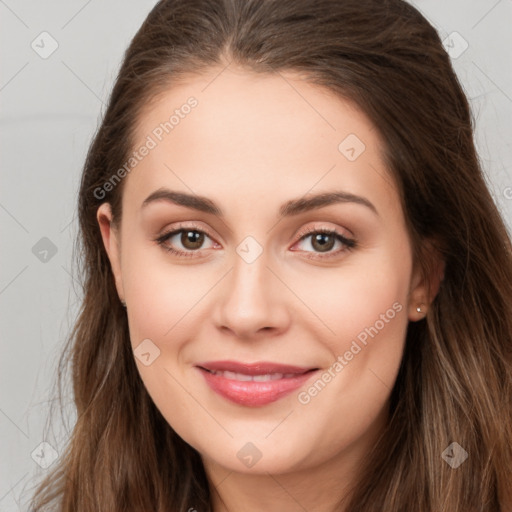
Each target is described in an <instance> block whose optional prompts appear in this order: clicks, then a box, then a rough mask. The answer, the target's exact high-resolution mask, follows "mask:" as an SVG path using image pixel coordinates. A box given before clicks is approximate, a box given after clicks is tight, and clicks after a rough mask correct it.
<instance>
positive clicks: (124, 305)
mask: <svg viewBox="0 0 512 512" xmlns="http://www.w3.org/2000/svg"><path fill="white" fill-rule="evenodd" d="M121 304H122V305H123V308H126V302H125V301H124V300H122V301H121Z"/></svg>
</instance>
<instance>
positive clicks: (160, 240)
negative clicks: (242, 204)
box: [154, 225, 357, 260]
mask: <svg viewBox="0 0 512 512" xmlns="http://www.w3.org/2000/svg"><path fill="white" fill-rule="evenodd" d="M183 231H194V232H197V233H202V234H204V235H206V236H208V237H209V238H213V237H212V236H210V234H209V233H208V232H207V231H205V230H204V229H201V228H199V227H198V226H193V225H189V226H184V225H180V226H179V227H178V228H177V229H173V230H172V231H169V232H167V233H164V234H163V235H161V236H159V237H157V238H156V239H155V240H154V241H155V242H156V243H157V244H158V245H160V246H161V247H162V248H163V249H164V250H165V251H167V252H170V253H171V254H174V255H176V256H179V257H186V258H194V257H196V254H197V253H198V252H200V250H195V251H192V250H190V251H181V250H179V249H174V248H173V247H171V246H169V245H166V243H165V242H167V241H168V240H169V239H170V238H172V237H173V236H174V235H177V234H179V233H182V232H183ZM312 234H326V235H331V236H334V237H335V238H336V240H337V241H339V242H341V243H342V244H343V246H344V247H343V248H342V249H339V250H338V251H335V252H332V253H325V254H322V253H311V252H309V251H305V252H306V258H309V259H315V260H323V259H328V258H333V257H336V256H338V255H339V254H340V253H342V252H345V251H352V250H354V249H355V248H356V247H357V241H356V240H355V239H351V238H346V237H345V236H343V235H342V234H341V233H338V232H337V231H336V230H333V229H327V228H306V229H304V230H303V231H301V232H300V233H299V235H298V236H299V239H298V240H297V242H300V241H302V240H303V239H305V238H307V237H308V236H310V235H312ZM297 242H296V243H297ZM313 254H315V256H313Z"/></svg>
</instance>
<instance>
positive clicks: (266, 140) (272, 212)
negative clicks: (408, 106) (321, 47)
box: [97, 66, 438, 512]
mask: <svg viewBox="0 0 512 512" xmlns="http://www.w3.org/2000/svg"><path fill="white" fill-rule="evenodd" d="M221 70H222V68H218V69H214V70H211V71H209V72H208V73H204V74H202V75H195V76H192V77H190V79H189V80H186V81H185V82H183V83H181V84H178V85H175V86H174V87H172V88H170V89H169V90H168V91H166V92H165V94H163V95H161V96H160V97H159V98H157V99H156V100H155V101H154V102H153V103H152V104H151V105H148V106H147V108H146V109H145V111H144V112H143V114H142V116H141V118H140V122H139V124H138V126H137V141H136V144H134V147H139V146H140V145H141V144H143V143H144V141H145V140H147V136H148V135H151V134H152V133H154V130H155V127H158V126H159V124H160V123H162V122H163V121H165V120H168V119H169V115H170V114H172V112H173V111H174V110H175V109H177V108H180V106H181V105H183V104H185V103H186V101H187V99H188V98H190V97H194V98H195V99H196V100H197V106H195V107H194V108H193V109H191V110H190V113H188V114H187V115H184V116H183V118H181V117H180V121H179V123H178V124H177V125H176V126H175V127H174V128H173V129H172V131H170V132H169V133H167V134H165V135H164V136H163V137H162V140H161V141H157V142H158V144H157V145H156V147H154V148H153V149H151V151H149V153H148V154H147V155H146V156H144V158H143V159H141V161H140V163H138V164H137V166H136V168H134V170H133V171H131V173H130V174H129V175H128V176H126V178H124V179H125V180H126V182H125V183H124V186H125V188H124V195H123V203H122V204H123V217H122V222H121V224H120V227H117V226H116V225H114V224H113V223H112V222H111V220H112V217H111V212H110V207H109V205H108V203H105V204H103V205H102V206H101V207H100V208H99V209H98V215H97V217H98V223H99V226H100V228H101V232H102V236H103V241H104V244H105V247H106V250H107V252H108V255H109V258H110V261H111V264H112V269H113V272H114V275H115V278H116V286H117V289H118V293H119V296H120V298H121V299H122V300H125V301H126V303H127V315H128V321H129V327H130V337H131V342H132V346H133V348H134V349H137V347H138V346H139V345H140V344H141V342H142V341H143V340H147V339H149V340H151V342H150V343H151V344H153V345H148V346H149V347H155V348H154V349H153V348H152V349H151V350H153V351H154V350H159V351H160V352H159V355H158V356H157V357H156V358H155V359H154V361H153V362H152V364H150V365H147V366H146V365H145V364H143V363H142V362H141V361H140V360H139V359H138V358H136V361H137V365H138V368H139V372H140V375H141V377H142V379H143V381H144V383H145V385H146V388H147V390H148V392H149V394H150V395H151V397H152V399H153V400H154V402H155V404H156V405H157V407H158V408H159V410H160V411H161V412H162V414H163V416H164V417H165V418H166V420H167V421H168V422H169V424H170V425H171V426H172V427H173V428H174V429H175V431H176V432H177V433H178V434H179V435H180V436H181V437H182V438H183V439H184V440H185V441H187V442H188V443H189V444H190V445H192V446H193V447H194V448H195V449H196V450H198V452H199V453H200V454H201V456H202V458H203V461H204V464H205V469H206V472H207V475H208V478H209V481H210V483H211V486H212V496H213V506H214V510H215V512H221V511H222V512H228V511H229V512H234V511H236V512H240V511H243V512H251V511H258V512H259V511H261V510H266V511H268V512H273V511H283V510H286V511H303V510H308V511H310V512H313V511H315V512H328V511H332V510H334V509H335V505H336V503H337V502H338V501H339V500H341V499H342V498H343V497H345V496H347V495H348V493H349V491H348V487H349V486H350V484H352V483H353V482H354V479H355V476H356V475H357V471H358V467H359V464H361V462H362V461H364V459H365V457H366V455H367V453H368V451H369V450H370V449H371V448H372V447H373V445H374V443H375V442H376V440H377V438H378V436H379V435H380V433H381V432H382V429H383V427H384V425H385V424H386V422H387V420H388V412H387V408H388V404H389V395H390V392H391V388H392V387H393V383H394V382H395V380H396V376H397V372H398V368H399V364H400V361H401V358H402V351H403V348H404V341H405V333H406V329H407V325H408V322H409V321H417V320H419V319H421V318H423V317H424V315H425V313H426V311H427V309H428V305H429V304H430V302H431V301H432V300H433V297H432V296H429V295H428V293H427V287H426V283H425V282H423V280H422V279H421V277H420V273H419V271H418V269H417V266H416V265H415V264H414V262H413V258H412V248H411V245H410V240H409V237H408V233H407V230H406V224H405V219H404V213H403V211H402V208H401V203H400V200H399V196H398V192H397V188H396V186H395V184H394V182H393V179H392V178H391V175H390V174H389V172H388V170H387V169H386V168H385V167H384V164H383V160H382V158H381V154H380V151H381V147H382V143H381V141H380V139H379V136H378V133H377V131H376V130H375V128H374V126H372V124H371V123H370V122H369V120H368V119H367V118H366V117H365V116H364V115H363V114H362V113H361V112H360V111H359V110H358V109H356V108H355V107H354V106H353V105H352V104H351V103H349V102H347V101H344V100H341V99H339V98H338V97H335V96H334V95H333V94H331V93H329V92H327V91H326V90H324V89H322V88H320V87H318V86H315V85H311V84H309V83H307V82H305V81H303V80H301V79H299V77H298V76H295V75H293V74H291V73H286V74H285V73H282V74H281V75H279V74H276V75H255V74H253V73H251V72H250V71H247V70H243V69H239V68H236V67H234V66H230V67H228V68H227V69H225V70H224V71H223V72H221V73H220V71H221ZM219 73H220V74H219ZM292 86H293V87H292ZM187 111H188V109H187ZM350 134H353V135H355V136H356V137H357V139H355V138H354V137H352V138H350V139H348V142H346V143H344V144H342V146H341V149H340V143H342V141H344V140H346V138H347V137H348V136H349V135H350ZM358 140H359V141H361V142H362V143H363V144H364V149H362V148H363V146H361V145H360V144H359V142H358ZM352 149H354V151H352ZM354 157H355V158H354ZM162 188H166V189H170V190H172V191H179V192H183V193H187V194H192V195H198V196H202V197H206V198H208V199H210V200H211V201H212V202H214V203H215V205H217V206H218V208H219V209H221V210H222V212H223V213H224V217H223V218H220V217H219V216H216V215H214V214H212V213H207V212H204V211H198V210H195V209H193V208H190V207H186V206H182V205H177V204H175V203H173V202H171V201H167V200H165V199H160V200H156V201H152V202H150V203H149V204H147V205H146V206H142V204H143V202H144V200H145V199H146V198H147V197H148V196H149V195H150V194H152V193H153V192H155V191H156V190H159V189H162ZM333 191H343V192H344V193H348V194H352V196H357V197H358V198H363V200H362V201H361V200H359V199H357V200H355V201H354V200H353V199H354V198H353V197H349V198H348V199H347V198H345V200H344V201H342V202H336V203H333V204H329V205H326V206H323V207H320V208H315V209H311V210H309V211H303V212H301V213H298V214H295V215H290V216H284V217H283V216H281V215H280V213H279V211H280V208H281V207H282V206H283V205H284V204H285V203H287V202H288V201H290V200H293V199H300V198H303V199H308V198H310V197H312V196H313V195H315V194H319V193H323V192H333ZM365 202H366V203H367V204H364V203H365ZM305 228H307V229H308V230H310V231H311V232H310V233H309V234H308V233H306V234H304V229H305ZM173 229H185V234H186V233H187V232H189V231H192V232H194V233H196V236H200V235H197V230H199V231H204V233H205V235H204V237H203V238H200V240H202V245H199V248H196V247H197V246H194V245H193V244H192V243H189V242H188V239H186V238H184V236H183V237H182V236H181V235H180V234H177V235H173V236H172V237H170V238H168V239H167V240H165V242H163V245H159V244H158V243H157V242H155V239H156V238H158V237H160V236H161V235H163V234H165V233H168V232H170V231H171V230H173ZM317 229H324V230H329V231H335V232H337V233H338V234H339V235H341V236H343V237H344V239H347V240H349V241H355V242H354V243H355V245H354V246H353V247H349V244H347V243H345V242H342V241H340V240H339V239H337V238H336V236H335V235H330V236H329V235H327V237H326V238H324V240H323V242H324V243H323V244H321V243H318V242H316V241H315V236H318V235H314V234H311V233H315V231H314V230H317ZM248 236H250V237H252V238H251V239H249V242H248V240H247V238H246V237H248ZM191 239H192V238H191ZM184 241H185V243H184ZM247 243H249V244H250V245H247ZM187 244H188V245H187ZM244 244H245V245H244ZM166 247H167V248H169V247H171V248H174V249H175V250H179V251H183V252H187V253H188V255H185V256H184V255H176V254H173V253H171V252H169V251H167V250H166ZM240 247H242V248H244V249H245V250H246V252H245V253H244V252H243V251H241V252H240V251H239V252H237V248H240ZM247 251H249V253H250V254H253V255H254V254H256V252H258V253H259V251H261V254H259V256H258V257H257V258H255V259H254V261H251V262H250V263H248V262H247V261H246V259H244V257H242V255H244V254H246V253H247ZM254 251H256V252H254ZM191 255H192V256H191ZM437 284H438V282H437V283H434V287H433V290H434V292H435V291H436V290H437ZM419 305H421V309H422V310H421V312H418V311H417V307H418V306H419ZM370 327H373V329H374V330H373V331H372V330H371V329H370V332H372V334H373V336H370V335H368V331H365V329H369V328H370ZM375 330H376V331H377V333H376V334H375ZM365 332H366V334H367V340H366V344H363V343H362V342H361V339H362V338H364V334H362V333H365ZM358 336H359V337H358ZM354 341H356V342H358V346H359V348H360V351H358V352H356V351H357V349H356V348H354V347H355V346H354V345H353V342H354ZM146 343H147V342H146ZM348 352H350V353H352V356H350V354H348ZM154 353H155V354H156V353H157V352H154ZM152 354H153V352H152ZM152 357H153V356H152ZM339 357H341V358H343V361H344V363H341V362H340V364H341V365H342V370H339V368H340V367H339V366H337V367H336V369H334V368H333V364H334V363H335V362H336V361H340V360H339V359H338V358H339ZM214 360H235V361H241V362H248V363H249V362H256V361H271V362H279V363H286V364H291V365H297V366H303V367H308V368H309V367H314V368H318V369H319V370H318V371H317V372H316V373H315V374H314V375H315V376H314V377H312V378H311V379H310V380H308V381H307V383H306V384H304V385H303V386H302V387H301V388H300V389H298V390H297V391H294V392H292V393H291V394H288V395H286V396H284V397H282V398H280V399H279V400H276V401H274V402H272V403H269V404H267V405H263V406H259V407H248V406H244V405H241V404H238V403H234V402H232V401H230V400H227V399H226V398H225V397H223V396H221V395H219V394H217V393H215V392H214V391H213V390H212V389H211V388H210V387H209V386H208V385H207V384H206V382H205V379H204V378H203V375H201V373H200V372H199V371H198V369H197V368H196V365H197V364H198V363H199V362H201V361H214ZM329 369H330V370H331V378H330V379H329V381H328V382H327V383H325V382H324V383H325V386H323V387H321V389H320V390H318V389H317V391H316V392H315V391H314V390H313V391H311V387H312V386H313V384H314V383H315V381H316V380H317V379H318V378H319V377H320V376H321V375H322V374H324V373H325V372H329ZM312 375H313V374H312ZM333 375H334V376H333ZM327 379H328V378H327V377H326V380H327ZM301 393H302V394H301ZM247 443H252V445H254V446H255V447H256V448H257V450H258V452H259V455H258V452H257V451H254V452H253V453H252V455H253V456H254V458H257V457H258V456H260V457H261V458H259V460H258V461H257V462H256V463H254V464H253V465H252V466H250V467H249V465H248V464H247V461H245V462H244V460H243V458H241V457H240V456H237V454H238V455H239V454H240V450H241V449H243V447H246V448H245V449H246V450H247V449H249V450H254V449H253V448H251V446H252V445H249V448H247ZM190 507H191V508H192V509H193V508H194V504H193V503H191V504H190ZM336 510H339V509H336Z"/></svg>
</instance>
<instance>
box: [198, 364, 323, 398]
mask: <svg viewBox="0 0 512 512" xmlns="http://www.w3.org/2000/svg"><path fill="white" fill-rule="evenodd" d="M196 368H197V369H198V370H199V371H200V372H201V373H202V375H203V377H204V379H205V380H206V383H207V384H208V386H209V387H210V388H211V389H212V390H213V391H214V392H216V393H217V394H219V395H221V396H223V397H224V398H226V399H227V400H230V401H231V402H234V403H237V404H239V405H244V406H248V407H257V406H262V405H267V404H269V403H272V402H275V401H276V400H279V399H280V398H283V397H284V396H286V395H288V394H290V393H291V392H292V391H294V390H296V389H297V388H299V387H300V386H302V385H303V384H304V383H305V382H306V381H307V380H308V379H309V378H310V377H311V376H312V375H313V374H314V373H315V372H316V371H318V368H307V367H300V366H292V365H284V364H278V363H270V362H258V363H240V362H236V361H214V362H207V363H201V364H199V365H197V366H196Z"/></svg>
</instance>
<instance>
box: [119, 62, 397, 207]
mask: <svg viewBox="0 0 512 512" xmlns="http://www.w3.org/2000/svg"><path fill="white" fill-rule="evenodd" d="M192 105H193V106H192ZM150 139H151V141H152V143H151V146H153V147H152V149H151V150H150V151H148V152H147V155H146V156H144V158H143V159H142V160H141V161H140V163H139V164H138V165H137V168H136V169H135V171H134V172H132V173H130V176H129V179H128V182H129V183H128V184H127V189H126V191H125V193H126V194H130V195H136V196H141V195H143V194H146V195H147V194H149V193H151V192H152V191H154V190H155V189H156V188H159V187H161V186H169V187H173V188H175V189H176V188H178V189H181V190H187V189H189V190H188V192H190V191H196V192H197V193H201V194H203V193H204V194H207V195H210V196H213V197H217V198H219V202H222V197H223V196H225V197H227V193H228V192H229V190H230V189H233V190H238V191H239V192H240V191H243V192H244V194H245V196H244V194H242V196H243V197H241V196H240V194H238V196H237V197H232V198H231V199H233V200H235V201H239V202H240V204H241V205H243V203H244V201H261V200H263V201H265V200H268V199H270V198H271V197H274V196H275V197H276V198H277V197H278V196H279V197H281V196H282V199H283V200H286V199H287V198H289V197H296V196H302V195H305V194H307V193H308V191H310V190H312V191H313V189H314V191H318V190H324V189H329V188H337V189H339V188H340V187H343V188H344V189H345V190H347V191H348V192H352V193H362V192H365V190H366V191H367V190H368V189H369V190H370V193H372V192H371V190H372V189H374V191H373V194H378V189H381V188H382V187H383V186H385V187H386V188H387V189H388V190H387V191H386V194H387V195H388V196H389V197H388V198H387V200H388V202H390V205H391V204H392V203H395V204H396V199H397V195H396V189H395V188H394V187H393V185H392V183H391V182H392V180H391V177H390V175H389V172H388V171H387V170H386V169H385V168H384V164H383V161H382V158H381V149H382V143H381V140H380V137H379V135H378V132H377V130H376V129H375V127H374V126H373V125H372V123H371V122H370V120H369V119H368V118H367V117H366V116H365V115H364V114H363V113H362V112H361V111H360V110H359V109H358V108H357V106H356V105H354V104H353V103H351V102H350V101H348V100H345V99H342V98H340V97H338V96H336V95H335V94H334V93H332V92H331V91H329V90H327V89H325V88H322V87H320V86H317V85H314V84H311V83H309V82H307V81H305V80H304V79H302V78H299V77H298V75H296V74H293V73H284V72H280V73H275V74H272V75H269V74H256V73H253V72H250V71H247V70H243V69H240V68H227V69H223V68H218V69H211V70H209V71H208V72H205V73H204V74H201V75H193V76H190V77H189V78H188V79H185V80H183V81H182V82H181V83H179V84H177V85H176V86H174V87H171V88H170V89H169V90H167V91H165V92H164V93H162V94H160V95H159V96H158V97H156V98H154V100H153V101H152V102H151V103H150V104H148V105H147V106H146V108H144V109H143V111H142V113H141V116H140V118H139V120H138V124H137V127H136V137H135V144H134V148H135V149H136V148H138V147H140V146H141V145H144V144H147V143H148V141H149V140H150ZM281 192H282V194H281ZM381 192H382V191H381ZM381 195H382V194H381ZM144 197H146V196H144ZM380 200H381V202H382V200H384V201H385V200H386V198H385V197H381V198H380Z"/></svg>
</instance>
